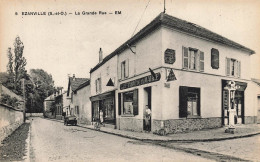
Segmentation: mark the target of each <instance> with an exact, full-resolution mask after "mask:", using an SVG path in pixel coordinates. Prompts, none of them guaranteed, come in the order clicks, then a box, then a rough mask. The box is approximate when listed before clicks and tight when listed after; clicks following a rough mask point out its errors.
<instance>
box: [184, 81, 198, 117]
mask: <svg viewBox="0 0 260 162" xmlns="http://www.w3.org/2000/svg"><path fill="white" fill-rule="evenodd" d="M191 94H196V95H197V102H196V106H197V107H196V110H197V112H196V113H197V115H194V113H192V114H189V113H188V112H189V111H188V110H189V109H188V102H189V100H188V99H189V98H191V97H192V96H191ZM189 95H190V97H189ZM200 103H201V88H199V87H187V86H180V87H179V118H201V104H200ZM192 112H193V108H192Z"/></svg>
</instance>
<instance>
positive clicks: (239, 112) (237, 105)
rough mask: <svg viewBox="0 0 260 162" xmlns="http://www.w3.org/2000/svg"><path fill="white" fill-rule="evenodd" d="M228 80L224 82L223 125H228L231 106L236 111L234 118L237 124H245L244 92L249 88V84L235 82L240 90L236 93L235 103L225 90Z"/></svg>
mask: <svg viewBox="0 0 260 162" xmlns="http://www.w3.org/2000/svg"><path fill="white" fill-rule="evenodd" d="M227 82H228V80H222V124H223V125H228V124H229V123H228V118H229V112H228V107H229V104H231V106H232V107H233V108H234V109H235V110H236V115H235V117H234V123H235V124H244V109H245V108H244V92H245V89H246V87H247V83H244V82H235V83H236V85H238V86H239V88H238V89H237V90H236V91H235V97H234V101H230V99H229V97H228V96H229V92H228V90H226V89H224V87H225V86H226V85H227Z"/></svg>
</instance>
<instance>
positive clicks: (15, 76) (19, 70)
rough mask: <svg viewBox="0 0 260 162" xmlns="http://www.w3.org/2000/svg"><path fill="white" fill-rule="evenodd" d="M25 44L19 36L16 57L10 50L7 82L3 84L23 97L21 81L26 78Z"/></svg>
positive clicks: (15, 43) (16, 41)
mask: <svg viewBox="0 0 260 162" xmlns="http://www.w3.org/2000/svg"><path fill="white" fill-rule="evenodd" d="M23 49H24V45H23V42H22V41H21V40H20V37H19V36H17V37H16V38H15V42H14V50H13V52H14V55H13V53H12V48H10V47H9V48H8V52H7V53H8V54H7V55H8V64H7V74H8V76H7V81H6V82H3V84H4V85H5V86H6V87H7V88H8V89H10V90H12V91H13V92H15V93H16V94H18V95H22V87H21V79H22V78H26V75H27V71H26V70H25V66H26V64H27V63H26V59H25V58H24V57H23Z"/></svg>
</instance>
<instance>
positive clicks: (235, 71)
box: [226, 58, 241, 78]
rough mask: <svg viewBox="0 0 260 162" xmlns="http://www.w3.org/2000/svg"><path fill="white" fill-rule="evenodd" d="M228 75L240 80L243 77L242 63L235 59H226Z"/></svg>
mask: <svg viewBox="0 0 260 162" xmlns="http://www.w3.org/2000/svg"><path fill="white" fill-rule="evenodd" d="M226 75H227V76H233V77H238V78H239V77H240V76H241V62H240V61H238V60H236V59H233V58H226Z"/></svg>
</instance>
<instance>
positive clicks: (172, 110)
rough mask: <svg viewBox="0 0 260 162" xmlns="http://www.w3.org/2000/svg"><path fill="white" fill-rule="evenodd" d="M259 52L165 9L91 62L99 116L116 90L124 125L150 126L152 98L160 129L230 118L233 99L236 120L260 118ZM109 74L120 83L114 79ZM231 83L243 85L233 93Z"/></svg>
mask: <svg viewBox="0 0 260 162" xmlns="http://www.w3.org/2000/svg"><path fill="white" fill-rule="evenodd" d="M227 30H232V29H227ZM253 54H255V52H254V51H253V50H251V49H250V48H248V47H245V46H243V45H240V44H239V43H236V42H234V41H231V40H229V39H227V38H225V37H223V36H221V35H219V34H216V33H215V32H212V31H210V30H208V29H205V28H203V27H201V26H199V25H196V24H193V23H191V22H187V21H185V20H181V19H179V18H176V17H173V16H170V15H168V14H165V13H161V14H159V15H158V16H157V17H156V18H155V19H154V20H152V21H151V22H150V23H149V24H148V25H146V26H145V27H144V28H143V29H141V30H140V31H139V32H138V33H137V34H135V35H134V36H133V37H131V38H130V39H129V40H127V41H126V42H125V43H123V44H122V45H121V46H120V47H118V48H117V49H116V50H115V51H114V52H112V53H111V54H109V55H108V56H107V57H105V58H104V59H100V61H99V63H98V64H97V65H96V66H95V67H94V68H92V69H91V70H90V74H91V102H92V109H93V112H92V117H98V112H99V110H100V109H102V110H104V109H107V108H106V107H108V106H105V104H104V103H105V102H106V98H109V97H111V98H112V100H114V102H113V108H112V109H113V112H114V113H115V114H114V115H115V116H114V118H115V125H116V128H117V129H123V130H131V131H143V130H144V112H145V107H146V105H148V106H149V107H150V108H151V111H152V115H151V131H152V132H155V133H156V132H158V131H159V130H162V129H163V130H165V131H166V132H167V133H176V132H186V131H192V130H200V129H206V128H217V127H221V126H225V125H228V124H229V123H228V122H229V120H228V118H229V111H228V108H229V107H231V106H230V105H232V109H234V110H235V113H236V115H235V116H236V118H234V119H231V120H234V123H236V124H250V123H256V121H257V104H256V102H257V100H256V99H253V98H255V97H256V96H254V95H255V94H256V92H255V86H254V83H253V82H252V81H251V78H250V56H251V55H253ZM110 78H114V81H113V83H114V85H113V87H110V86H107V84H108V81H109V80H110ZM230 83H232V84H235V85H236V90H235V91H234V93H232V95H231V94H230V93H229V91H227V88H228V87H229V86H230ZM106 92H107V94H106ZM229 96H232V101H231V100H230V97H229ZM252 96H253V97H252ZM111 103H112V102H111ZM104 107H105V108H104ZM108 109H110V108H109V107H108Z"/></svg>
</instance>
